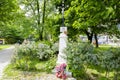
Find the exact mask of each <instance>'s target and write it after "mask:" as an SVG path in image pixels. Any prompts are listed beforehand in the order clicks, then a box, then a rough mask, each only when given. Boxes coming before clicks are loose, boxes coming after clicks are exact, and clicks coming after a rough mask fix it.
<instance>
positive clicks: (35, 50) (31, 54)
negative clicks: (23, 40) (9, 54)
mask: <svg viewBox="0 0 120 80" xmlns="http://www.w3.org/2000/svg"><path fill="white" fill-rule="evenodd" d="M14 54H15V55H14V57H13V59H12V63H13V64H14V66H15V67H16V68H20V69H23V70H30V69H32V70H35V69H37V68H36V67H35V65H36V64H37V63H39V62H40V61H45V60H49V59H50V58H51V57H52V55H53V51H52V49H51V48H50V46H48V45H46V44H38V45H37V44H35V43H28V44H22V45H16V46H15V52H14Z"/></svg>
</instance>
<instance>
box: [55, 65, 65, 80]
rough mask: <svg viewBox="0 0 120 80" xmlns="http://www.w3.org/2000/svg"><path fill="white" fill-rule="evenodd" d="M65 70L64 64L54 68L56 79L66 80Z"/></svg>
mask: <svg viewBox="0 0 120 80" xmlns="http://www.w3.org/2000/svg"><path fill="white" fill-rule="evenodd" d="M65 69H66V64H65V63H62V64H60V65H59V66H56V71H57V72H56V76H57V77H58V78H61V79H66V78H67V75H66V73H65Z"/></svg>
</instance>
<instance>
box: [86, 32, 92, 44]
mask: <svg viewBox="0 0 120 80" xmlns="http://www.w3.org/2000/svg"><path fill="white" fill-rule="evenodd" d="M85 33H86V35H87V37H88V41H89V42H90V43H92V38H93V32H91V33H90V32H88V31H87V30H85Z"/></svg>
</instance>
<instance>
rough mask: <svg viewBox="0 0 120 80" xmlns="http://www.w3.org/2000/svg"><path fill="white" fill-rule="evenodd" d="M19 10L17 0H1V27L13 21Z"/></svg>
mask: <svg viewBox="0 0 120 80" xmlns="http://www.w3.org/2000/svg"><path fill="white" fill-rule="evenodd" d="M17 9H18V5H17V1H16V0H12V1H11V0H0V26H1V25H4V23H5V22H8V21H11V20H13V19H14V18H15V17H14V14H15V12H16V11H17Z"/></svg>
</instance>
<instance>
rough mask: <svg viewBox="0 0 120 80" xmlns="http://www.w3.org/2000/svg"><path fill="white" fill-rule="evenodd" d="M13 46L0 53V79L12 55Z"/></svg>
mask: <svg viewBox="0 0 120 80" xmlns="http://www.w3.org/2000/svg"><path fill="white" fill-rule="evenodd" d="M13 48H14V47H13V46H12V47H10V48H7V49H4V50H1V51H0V78H1V77H2V75H3V70H4V68H5V67H6V66H7V65H8V64H9V63H10V60H11V57H12V54H13Z"/></svg>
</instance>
